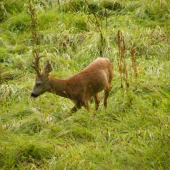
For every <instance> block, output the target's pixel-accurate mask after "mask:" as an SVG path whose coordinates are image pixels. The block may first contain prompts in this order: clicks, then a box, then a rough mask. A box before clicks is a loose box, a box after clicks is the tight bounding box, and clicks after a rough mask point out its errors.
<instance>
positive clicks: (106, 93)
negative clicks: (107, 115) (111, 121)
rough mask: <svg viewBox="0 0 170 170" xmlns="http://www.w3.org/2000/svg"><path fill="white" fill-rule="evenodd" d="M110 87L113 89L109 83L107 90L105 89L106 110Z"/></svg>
mask: <svg viewBox="0 0 170 170" xmlns="http://www.w3.org/2000/svg"><path fill="white" fill-rule="evenodd" d="M110 87H111V84H110V83H108V85H107V86H106V88H105V89H104V107H105V108H107V98H108V96H109V92H110Z"/></svg>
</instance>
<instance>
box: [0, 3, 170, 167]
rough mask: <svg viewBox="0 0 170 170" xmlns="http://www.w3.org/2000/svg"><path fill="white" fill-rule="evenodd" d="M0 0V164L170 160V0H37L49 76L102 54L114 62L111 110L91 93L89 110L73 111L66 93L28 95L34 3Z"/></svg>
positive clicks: (156, 163) (158, 163)
mask: <svg viewBox="0 0 170 170" xmlns="http://www.w3.org/2000/svg"><path fill="white" fill-rule="evenodd" d="M0 3H1V10H0V134H1V135H0V169H4V170H7V169H61V170H62V169H84V170H85V169H97V170H103V169H106V170H111V169H115V170H117V169H118V170H119V169H130V170H131V169H134V170H136V169H141V170H143V169H155V170H156V169H159V170H161V169H162V170H165V169H166V170H167V169H169V168H170V161H169V160H170V150H169V148H170V115H169V114H170V6H169V0H161V1H158V0H152V1H150V0H145V1H143V0H128V1H127V0H122V1H118V0H107V1H104V0H95V1H94V0H87V1H86V0H75V1H71V0H65V1H59V0H35V1H33V6H34V7H35V11H36V14H37V23H38V24H37V29H38V30H37V31H38V40H39V41H38V46H37V47H38V49H39V51H40V54H41V55H44V57H43V58H42V59H41V67H43V65H44V63H45V61H46V60H49V61H50V63H51V64H52V67H53V71H52V73H51V75H52V76H55V77H58V78H61V79H63V78H67V77H69V76H71V75H73V74H75V73H77V72H79V71H80V70H82V69H83V68H84V67H86V66H87V65H88V64H89V63H90V62H92V61H93V60H94V59H95V58H97V57H100V56H101V57H106V58H108V59H109V60H110V61H111V62H112V63H113V65H114V79H113V82H112V89H111V94H110V96H109V99H108V109H106V110H105V109H104V107H103V105H102V103H101V105H100V109H99V110H98V111H94V103H93V101H91V103H90V107H91V112H87V111H86V110H85V109H84V108H82V109H81V110H79V111H78V112H77V113H74V114H72V115H67V112H68V111H69V110H70V108H71V107H72V106H73V104H72V102H71V101H69V100H68V99H65V98H61V97H59V96H56V95H53V94H49V93H45V94H44V95H42V96H40V97H39V98H36V99H32V98H30V91H31V90H32V86H33V83H34V78H35V71H34V70H33V69H32V67H31V64H32V61H33V55H32V49H33V41H32V33H31V30H30V23H31V17H30V12H29V10H28V4H29V1H26V0H13V1H11V0H5V1H2V0H0ZM118 30H120V31H121V32H120V34H121V36H122V37H123V40H124V42H125V47H126V48H125V50H124V51H123V54H122V56H123V58H124V59H123V64H124V66H125V67H126V74H124V72H122V70H121V69H120V64H118V61H119V57H120V56H121V54H120V53H119V52H120V50H119V48H120V44H119V45H118V39H117V38H118V36H117V35H118ZM132 49H134V50H135V54H134V53H133V54H131V53H132ZM134 59H135V60H134ZM134 62H135V65H134ZM122 76H123V77H122ZM121 77H122V88H121ZM127 83H128V86H127ZM100 97H101V99H102V97H103V93H101V95H100Z"/></svg>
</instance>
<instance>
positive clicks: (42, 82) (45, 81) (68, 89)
mask: <svg viewBox="0 0 170 170" xmlns="http://www.w3.org/2000/svg"><path fill="white" fill-rule="evenodd" d="M40 58H41V57H35V61H34V62H33V64H34V65H33V66H32V67H33V68H34V69H35V71H36V72H37V76H36V80H35V85H34V88H33V91H32V92H31V96H32V97H38V96H39V95H41V94H43V93H45V92H50V93H54V94H56V95H59V96H62V97H66V98H69V99H71V100H72V101H73V102H74V104H75V106H74V107H73V108H72V109H71V112H76V111H77V110H78V109H80V108H81V107H82V106H84V107H85V108H86V109H87V110H88V111H89V104H88V100H89V99H90V98H91V97H94V99H95V109H96V110H97V109H98V107H99V103H100V99H99V94H98V93H99V92H100V91H102V90H104V106H105V108H107V98H108V95H109V92H110V86H111V81H112V78H113V66H112V64H111V62H110V61H109V60H108V59H106V58H97V59H96V60H95V61H93V62H92V63H91V64H90V65H89V66H87V67H86V68H85V69H84V70H82V71H81V72H79V73H77V74H75V75H74V76H72V77H70V78H68V79H57V78H54V77H51V76H49V73H50V72H51V71H52V68H51V65H50V63H49V62H48V61H47V62H46V64H45V66H44V68H43V70H42V72H40V70H39V66H38V65H39V59H40Z"/></svg>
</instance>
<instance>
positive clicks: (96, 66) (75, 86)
mask: <svg viewBox="0 0 170 170" xmlns="http://www.w3.org/2000/svg"><path fill="white" fill-rule="evenodd" d="M112 78H113V66H112V63H111V62H110V61H109V60H108V59H106V58H97V59H96V60H95V61H93V62H92V63H91V64H90V65H88V66H87V67H86V68H85V69H84V70H82V71H81V72H79V73H77V74H75V75H74V76H72V77H70V78H69V79H68V88H69V89H71V90H72V91H73V92H74V93H75V94H80V93H82V92H84V91H86V92H87V93H89V94H91V95H93V94H96V93H98V92H99V91H102V90H103V89H104V88H105V87H106V86H107V85H108V83H111V80H112Z"/></svg>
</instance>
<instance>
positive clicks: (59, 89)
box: [49, 77, 69, 98]
mask: <svg viewBox="0 0 170 170" xmlns="http://www.w3.org/2000/svg"><path fill="white" fill-rule="evenodd" d="M49 83H50V86H51V88H50V90H49V92H50V93H54V94H57V95H59V96H62V97H67V98H69V97H68V94H67V90H66V88H67V80H62V79H57V78H54V77H49Z"/></svg>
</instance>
